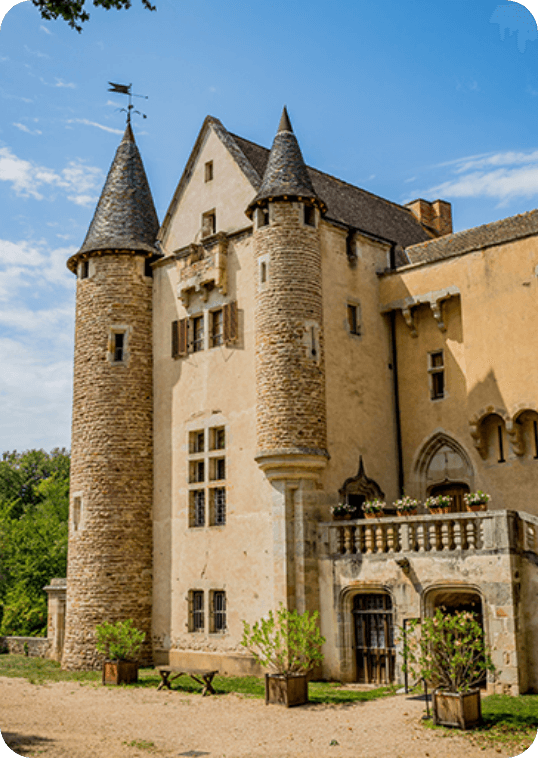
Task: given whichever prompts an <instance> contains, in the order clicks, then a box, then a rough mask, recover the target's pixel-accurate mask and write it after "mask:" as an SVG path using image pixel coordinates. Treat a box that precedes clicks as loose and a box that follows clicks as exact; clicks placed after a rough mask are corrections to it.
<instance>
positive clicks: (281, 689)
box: [265, 674, 308, 708]
mask: <svg viewBox="0 0 538 758" xmlns="http://www.w3.org/2000/svg"><path fill="white" fill-rule="evenodd" d="M269 703H274V704H276V705H285V706H286V708H291V707H292V706H294V705H304V703H308V679H307V676H306V674H290V675H289V676H286V674H266V675H265V704H266V705H268V704H269Z"/></svg>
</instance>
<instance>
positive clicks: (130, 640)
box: [95, 619, 146, 684]
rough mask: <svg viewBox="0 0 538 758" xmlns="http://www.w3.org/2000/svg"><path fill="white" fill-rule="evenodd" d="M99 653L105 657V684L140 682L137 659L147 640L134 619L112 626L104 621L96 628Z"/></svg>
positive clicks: (118, 622)
mask: <svg viewBox="0 0 538 758" xmlns="http://www.w3.org/2000/svg"><path fill="white" fill-rule="evenodd" d="M95 634H96V637H97V643H96V648H97V652H98V653H101V655H104V656H105V661H104V662H103V684H132V683H133V682H137V681H138V661H137V657H138V654H139V652H140V648H141V647H142V643H143V642H144V639H145V638H146V635H145V634H144V632H141V631H140V630H139V629H137V628H136V627H135V625H134V623H133V620H132V619H127V620H126V621H117V622H116V623H115V624H111V623H109V622H108V621H103V623H102V624H99V625H98V626H96V628H95Z"/></svg>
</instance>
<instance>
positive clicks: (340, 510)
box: [331, 503, 354, 521]
mask: <svg viewBox="0 0 538 758" xmlns="http://www.w3.org/2000/svg"><path fill="white" fill-rule="evenodd" d="M353 510H354V509H353V508H351V506H349V505H348V504H347V503H338V505H331V513H332V516H333V518H334V519H335V520H336V521H340V520H341V519H349V518H351V514H352V511H353Z"/></svg>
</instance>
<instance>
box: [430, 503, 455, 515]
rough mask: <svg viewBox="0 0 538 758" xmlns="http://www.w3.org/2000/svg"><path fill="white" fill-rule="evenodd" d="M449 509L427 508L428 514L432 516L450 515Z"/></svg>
mask: <svg viewBox="0 0 538 758" xmlns="http://www.w3.org/2000/svg"><path fill="white" fill-rule="evenodd" d="M450 511H451V508H450V506H449V505H440V506H438V507H436V508H428V513H431V514H433V515H435V514H438V513H450Z"/></svg>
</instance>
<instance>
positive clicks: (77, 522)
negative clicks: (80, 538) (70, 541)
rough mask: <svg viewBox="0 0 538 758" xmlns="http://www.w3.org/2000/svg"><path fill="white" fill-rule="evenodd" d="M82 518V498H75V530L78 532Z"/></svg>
mask: <svg viewBox="0 0 538 758" xmlns="http://www.w3.org/2000/svg"><path fill="white" fill-rule="evenodd" d="M81 518H82V498H81V497H74V498H73V531H75V532H78V529H79V526H80V521H81Z"/></svg>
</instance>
